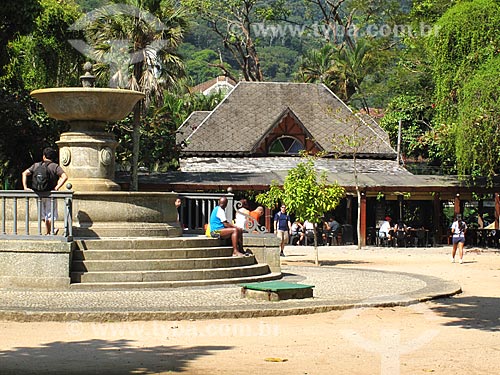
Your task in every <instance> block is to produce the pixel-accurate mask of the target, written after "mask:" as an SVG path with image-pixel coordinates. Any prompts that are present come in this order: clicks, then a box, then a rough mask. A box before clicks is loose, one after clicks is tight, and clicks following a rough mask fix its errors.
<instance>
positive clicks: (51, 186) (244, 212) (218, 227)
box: [22, 147, 467, 263]
mask: <svg viewBox="0 0 500 375" xmlns="http://www.w3.org/2000/svg"><path fill="white" fill-rule="evenodd" d="M56 160H57V152H56V151H55V150H54V149H52V148H50V147H47V148H45V149H44V150H43V153H42V160H41V161H40V162H37V163H34V164H33V165H31V166H30V167H29V168H28V169H26V170H24V171H23V173H22V184H23V188H24V190H32V189H31V188H30V187H29V186H28V179H29V177H31V178H32V180H33V181H32V187H34V186H35V182H36V179H37V178H38V177H39V176H38V174H44V175H43V176H42V177H43V178H44V179H46V180H47V189H46V190H47V191H51V190H59V189H60V188H61V187H62V186H63V184H64V183H65V182H66V181H67V180H68V176H67V175H66V173H65V172H64V170H63V169H62V168H61V167H60V166H59V165H58V164H57V163H56ZM240 203H241V207H240V208H239V209H238V211H237V212H236V220H235V223H234V224H233V223H230V222H229V221H228V220H227V217H226V213H225V208H226V207H227V204H228V200H227V198H226V197H222V198H220V199H219V202H218V206H216V207H215V208H214V210H213V211H212V213H211V215H210V223H209V225H210V235H211V237H213V238H231V243H232V246H233V255H234V256H245V255H248V254H247V252H245V251H244V249H243V232H244V230H245V229H246V228H248V227H252V225H249V224H248V222H249V220H255V223H258V222H259V220H260V218H261V216H262V215H263V214H264V208H263V207H262V206H258V207H257V208H256V209H255V210H253V211H250V210H249V206H248V201H247V200H246V199H242V200H241V201H240ZM175 206H176V209H177V211H178V214H180V206H181V200H180V198H178V199H177V200H176V202H175ZM41 217H42V220H43V221H44V222H45V229H46V234H51V233H56V231H55V230H54V228H53V227H52V223H53V222H54V221H55V220H57V207H55V209H54V210H53V208H52V207H50V201H49V199H43V200H42V207H41ZM178 220H179V215H178ZM391 222H392V219H391V217H390V216H386V217H385V220H384V221H383V222H382V224H381V225H380V229H379V237H380V238H381V239H382V240H388V241H392V240H393V238H395V236H397V233H398V232H404V233H406V232H407V230H408V227H407V226H406V224H405V223H404V222H403V221H402V220H400V221H399V222H398V223H396V224H395V225H394V226H392V224H391ZM339 229H340V224H339V223H338V222H337V221H336V220H335V218H334V217H331V218H330V220H328V221H325V222H324V223H323V231H322V236H327V233H336V232H338V230H339ZM466 231H467V224H466V223H465V222H464V221H463V220H462V217H461V215H456V217H455V220H454V221H453V224H452V226H451V233H452V243H453V249H452V254H451V260H452V262H455V256H456V253H457V251H458V253H459V262H460V263H463V255H464V250H463V249H464V245H465V233H466ZM274 232H275V233H276V235H277V236H278V237H279V238H280V240H281V243H280V255H281V256H284V255H285V253H284V249H285V245H286V244H288V242H289V239H290V237H289V236H290V235H292V236H298V244H299V245H301V244H303V243H304V242H305V239H306V236H308V235H310V234H311V233H312V234H313V233H314V224H313V223H311V222H308V221H305V222H304V223H303V224H302V223H301V222H300V221H294V222H293V224H292V221H291V218H290V215H289V214H288V213H287V212H286V206H285V205H284V204H283V205H281V206H280V210H279V212H277V213H276V214H275V215H274ZM325 239H326V240H327V238H325V237H323V238H322V240H323V241H325Z"/></svg>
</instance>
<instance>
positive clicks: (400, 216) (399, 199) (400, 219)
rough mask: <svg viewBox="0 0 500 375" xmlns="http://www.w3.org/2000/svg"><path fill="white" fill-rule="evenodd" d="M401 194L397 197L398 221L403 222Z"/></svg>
mask: <svg viewBox="0 0 500 375" xmlns="http://www.w3.org/2000/svg"><path fill="white" fill-rule="evenodd" d="M403 199H404V197H403V194H400V195H398V205H399V221H403Z"/></svg>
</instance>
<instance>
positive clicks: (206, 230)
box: [205, 223, 212, 238]
mask: <svg viewBox="0 0 500 375" xmlns="http://www.w3.org/2000/svg"><path fill="white" fill-rule="evenodd" d="M205 236H207V237H210V238H212V236H211V235H210V223H208V224H205Z"/></svg>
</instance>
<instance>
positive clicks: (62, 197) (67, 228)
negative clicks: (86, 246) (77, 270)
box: [0, 190, 73, 241]
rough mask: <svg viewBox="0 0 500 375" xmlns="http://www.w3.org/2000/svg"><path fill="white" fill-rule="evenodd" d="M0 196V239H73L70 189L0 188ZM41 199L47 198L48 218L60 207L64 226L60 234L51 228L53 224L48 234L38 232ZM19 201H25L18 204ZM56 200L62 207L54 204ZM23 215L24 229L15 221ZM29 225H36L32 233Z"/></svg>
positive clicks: (40, 230)
mask: <svg viewBox="0 0 500 375" xmlns="http://www.w3.org/2000/svg"><path fill="white" fill-rule="evenodd" d="M0 199H1V201H2V205H1V211H0V216H1V217H0V220H1V228H0V239H8V240H19V239H42V240H60V241H72V240H73V191H69V190H68V191H55V190H54V191H47V192H34V191H30V190H0ZM43 199H49V200H50V201H49V202H50V213H51V217H54V215H55V213H57V212H58V211H59V210H61V209H62V212H63V226H64V228H63V230H62V231H61V233H59V231H57V230H56V229H55V225H54V223H53V225H52V228H51V233H49V235H44V234H43V233H42V221H43V218H42V210H41V208H42V200H43ZM19 201H21V202H24V203H25V204H24V205H22V206H19V204H18V202H19ZM58 201H60V202H63V203H64V204H63V207H62V208H61V207H58V205H57V202H58ZM33 207H35V208H33ZM23 217H24V228H22V227H21V228H19V222H22V219H23ZM33 226H36V227H35V233H32V230H33ZM20 230H21V233H20Z"/></svg>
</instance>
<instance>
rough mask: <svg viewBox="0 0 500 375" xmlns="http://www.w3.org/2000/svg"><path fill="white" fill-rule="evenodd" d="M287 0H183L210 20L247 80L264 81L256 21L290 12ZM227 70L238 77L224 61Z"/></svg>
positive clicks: (193, 11)
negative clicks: (257, 41) (255, 31)
mask: <svg viewBox="0 0 500 375" xmlns="http://www.w3.org/2000/svg"><path fill="white" fill-rule="evenodd" d="M285 3H286V1H284V0H270V1H263V0H229V1H228V0H204V1H199V0H181V4H183V5H184V6H186V7H187V8H188V9H189V10H190V11H191V12H192V13H193V14H194V15H198V16H200V17H201V18H202V19H204V20H205V21H207V22H208V23H209V25H210V26H211V28H212V30H213V31H214V32H215V33H216V34H217V35H218V36H219V38H220V39H221V40H222V43H223V45H224V48H226V49H227V50H229V51H230V53H231V55H232V56H233V58H234V60H235V61H236V63H237V65H238V66H239V68H240V70H241V74H242V75H243V79H244V80H245V81H263V80H264V75H263V73H262V68H261V63H260V57H259V53H258V51H257V45H256V42H255V35H254V25H255V24H256V23H258V22H264V21H269V20H272V19H275V18H278V17H281V16H283V15H286V14H287V13H288V12H287V11H286V9H285ZM219 68H221V69H222V70H223V71H224V74H225V75H227V76H228V77H230V78H231V79H233V80H234V81H238V79H237V77H234V76H232V75H231V73H230V72H229V71H227V69H226V67H225V66H224V65H223V64H220V65H219Z"/></svg>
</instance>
